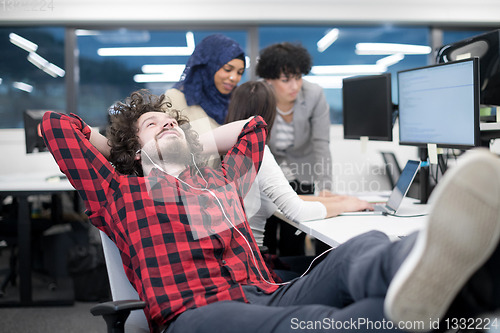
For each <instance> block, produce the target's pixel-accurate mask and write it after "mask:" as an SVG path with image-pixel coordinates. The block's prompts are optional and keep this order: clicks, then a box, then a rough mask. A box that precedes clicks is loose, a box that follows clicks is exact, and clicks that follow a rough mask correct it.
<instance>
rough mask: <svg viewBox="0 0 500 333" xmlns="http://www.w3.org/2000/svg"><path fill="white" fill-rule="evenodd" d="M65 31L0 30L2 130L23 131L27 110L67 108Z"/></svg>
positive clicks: (49, 28)
mask: <svg viewBox="0 0 500 333" xmlns="http://www.w3.org/2000/svg"><path fill="white" fill-rule="evenodd" d="M64 76H65V71H64V28H57V27H39V28H38V27H36V28H19V27H12V28H9V27H1V28H0V119H1V120H0V128H22V127H23V126H24V124H23V111H24V110H27V109H51V110H62V111H64V110H65V108H66V89H65V85H64Z"/></svg>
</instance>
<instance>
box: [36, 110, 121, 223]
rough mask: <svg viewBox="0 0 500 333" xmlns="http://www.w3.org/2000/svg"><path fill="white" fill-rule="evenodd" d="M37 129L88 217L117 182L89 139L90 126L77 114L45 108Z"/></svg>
mask: <svg viewBox="0 0 500 333" xmlns="http://www.w3.org/2000/svg"><path fill="white" fill-rule="evenodd" d="M41 131H42V136H43V138H44V140H45V144H46V146H47V148H48V149H49V151H50V152H51V153H52V156H54V159H55V160H56V163H57V164H58V166H59V168H60V169H61V171H62V172H63V173H64V174H65V175H66V176H67V177H68V180H69V181H70V182H71V184H72V185H73V187H74V188H75V189H76V190H77V191H78V193H79V194H80V196H81V197H82V199H83V201H84V203H85V208H86V209H87V211H88V212H87V213H88V214H89V216H90V217H92V214H94V213H96V212H98V211H99V210H100V209H101V207H102V206H104V205H105V204H106V202H107V200H106V198H107V197H108V196H109V194H110V192H112V191H114V190H115V188H116V187H117V186H118V183H119V182H118V177H119V174H118V173H117V172H116V171H115V169H114V168H113V166H112V165H111V164H110V163H109V162H108V161H107V160H106V158H105V157H104V156H103V155H102V154H101V153H99V151H98V150H97V149H96V148H95V147H94V146H93V145H92V144H91V143H90V141H89V138H90V132H91V130H90V127H89V126H87V124H85V122H83V120H82V119H81V118H80V117H78V116H77V115H74V114H71V115H65V114H61V113H56V112H52V111H48V112H46V113H45V114H44V116H43V119H42V124H41ZM95 222H96V220H94V221H93V223H95ZM97 226H98V227H99V225H97Z"/></svg>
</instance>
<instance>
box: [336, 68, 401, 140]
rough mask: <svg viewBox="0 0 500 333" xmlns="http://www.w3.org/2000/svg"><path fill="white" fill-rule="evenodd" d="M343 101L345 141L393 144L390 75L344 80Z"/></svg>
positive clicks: (392, 107)
mask: <svg viewBox="0 0 500 333" xmlns="http://www.w3.org/2000/svg"><path fill="white" fill-rule="evenodd" d="M342 98H343V105H344V106H343V119H344V120H343V123H344V139H359V138H360V137H368V138H369V139H370V140H380V141H392V124H393V121H392V114H393V110H394V106H393V104H392V93H391V74H390V73H384V74H380V75H371V76H358V77H352V78H346V79H344V80H343V86H342Z"/></svg>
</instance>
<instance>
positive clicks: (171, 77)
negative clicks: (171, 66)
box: [134, 73, 180, 83]
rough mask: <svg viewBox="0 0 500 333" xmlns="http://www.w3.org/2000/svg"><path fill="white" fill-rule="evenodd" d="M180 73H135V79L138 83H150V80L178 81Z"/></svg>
mask: <svg viewBox="0 0 500 333" xmlns="http://www.w3.org/2000/svg"><path fill="white" fill-rule="evenodd" d="M179 79H180V75H177V74H175V73H174V74H172V73H169V74H167V73H163V74H136V75H134V81H135V82H137V83H148V82H178V81H179Z"/></svg>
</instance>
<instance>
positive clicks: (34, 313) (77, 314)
mask: <svg viewBox="0 0 500 333" xmlns="http://www.w3.org/2000/svg"><path fill="white" fill-rule="evenodd" d="M95 304H96V303H87V302H76V303H75V304H74V305H73V306H60V307H33V308H22V307H17V308H0V332H4V333H14V332H16V333H17V332H23V333H49V332H50V333H94V332H95V333H101V332H102V333H105V332H106V324H105V322H104V320H103V319H102V318H101V317H94V316H93V315H92V314H91V313H90V308H91V307H93V306H94V305H95Z"/></svg>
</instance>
